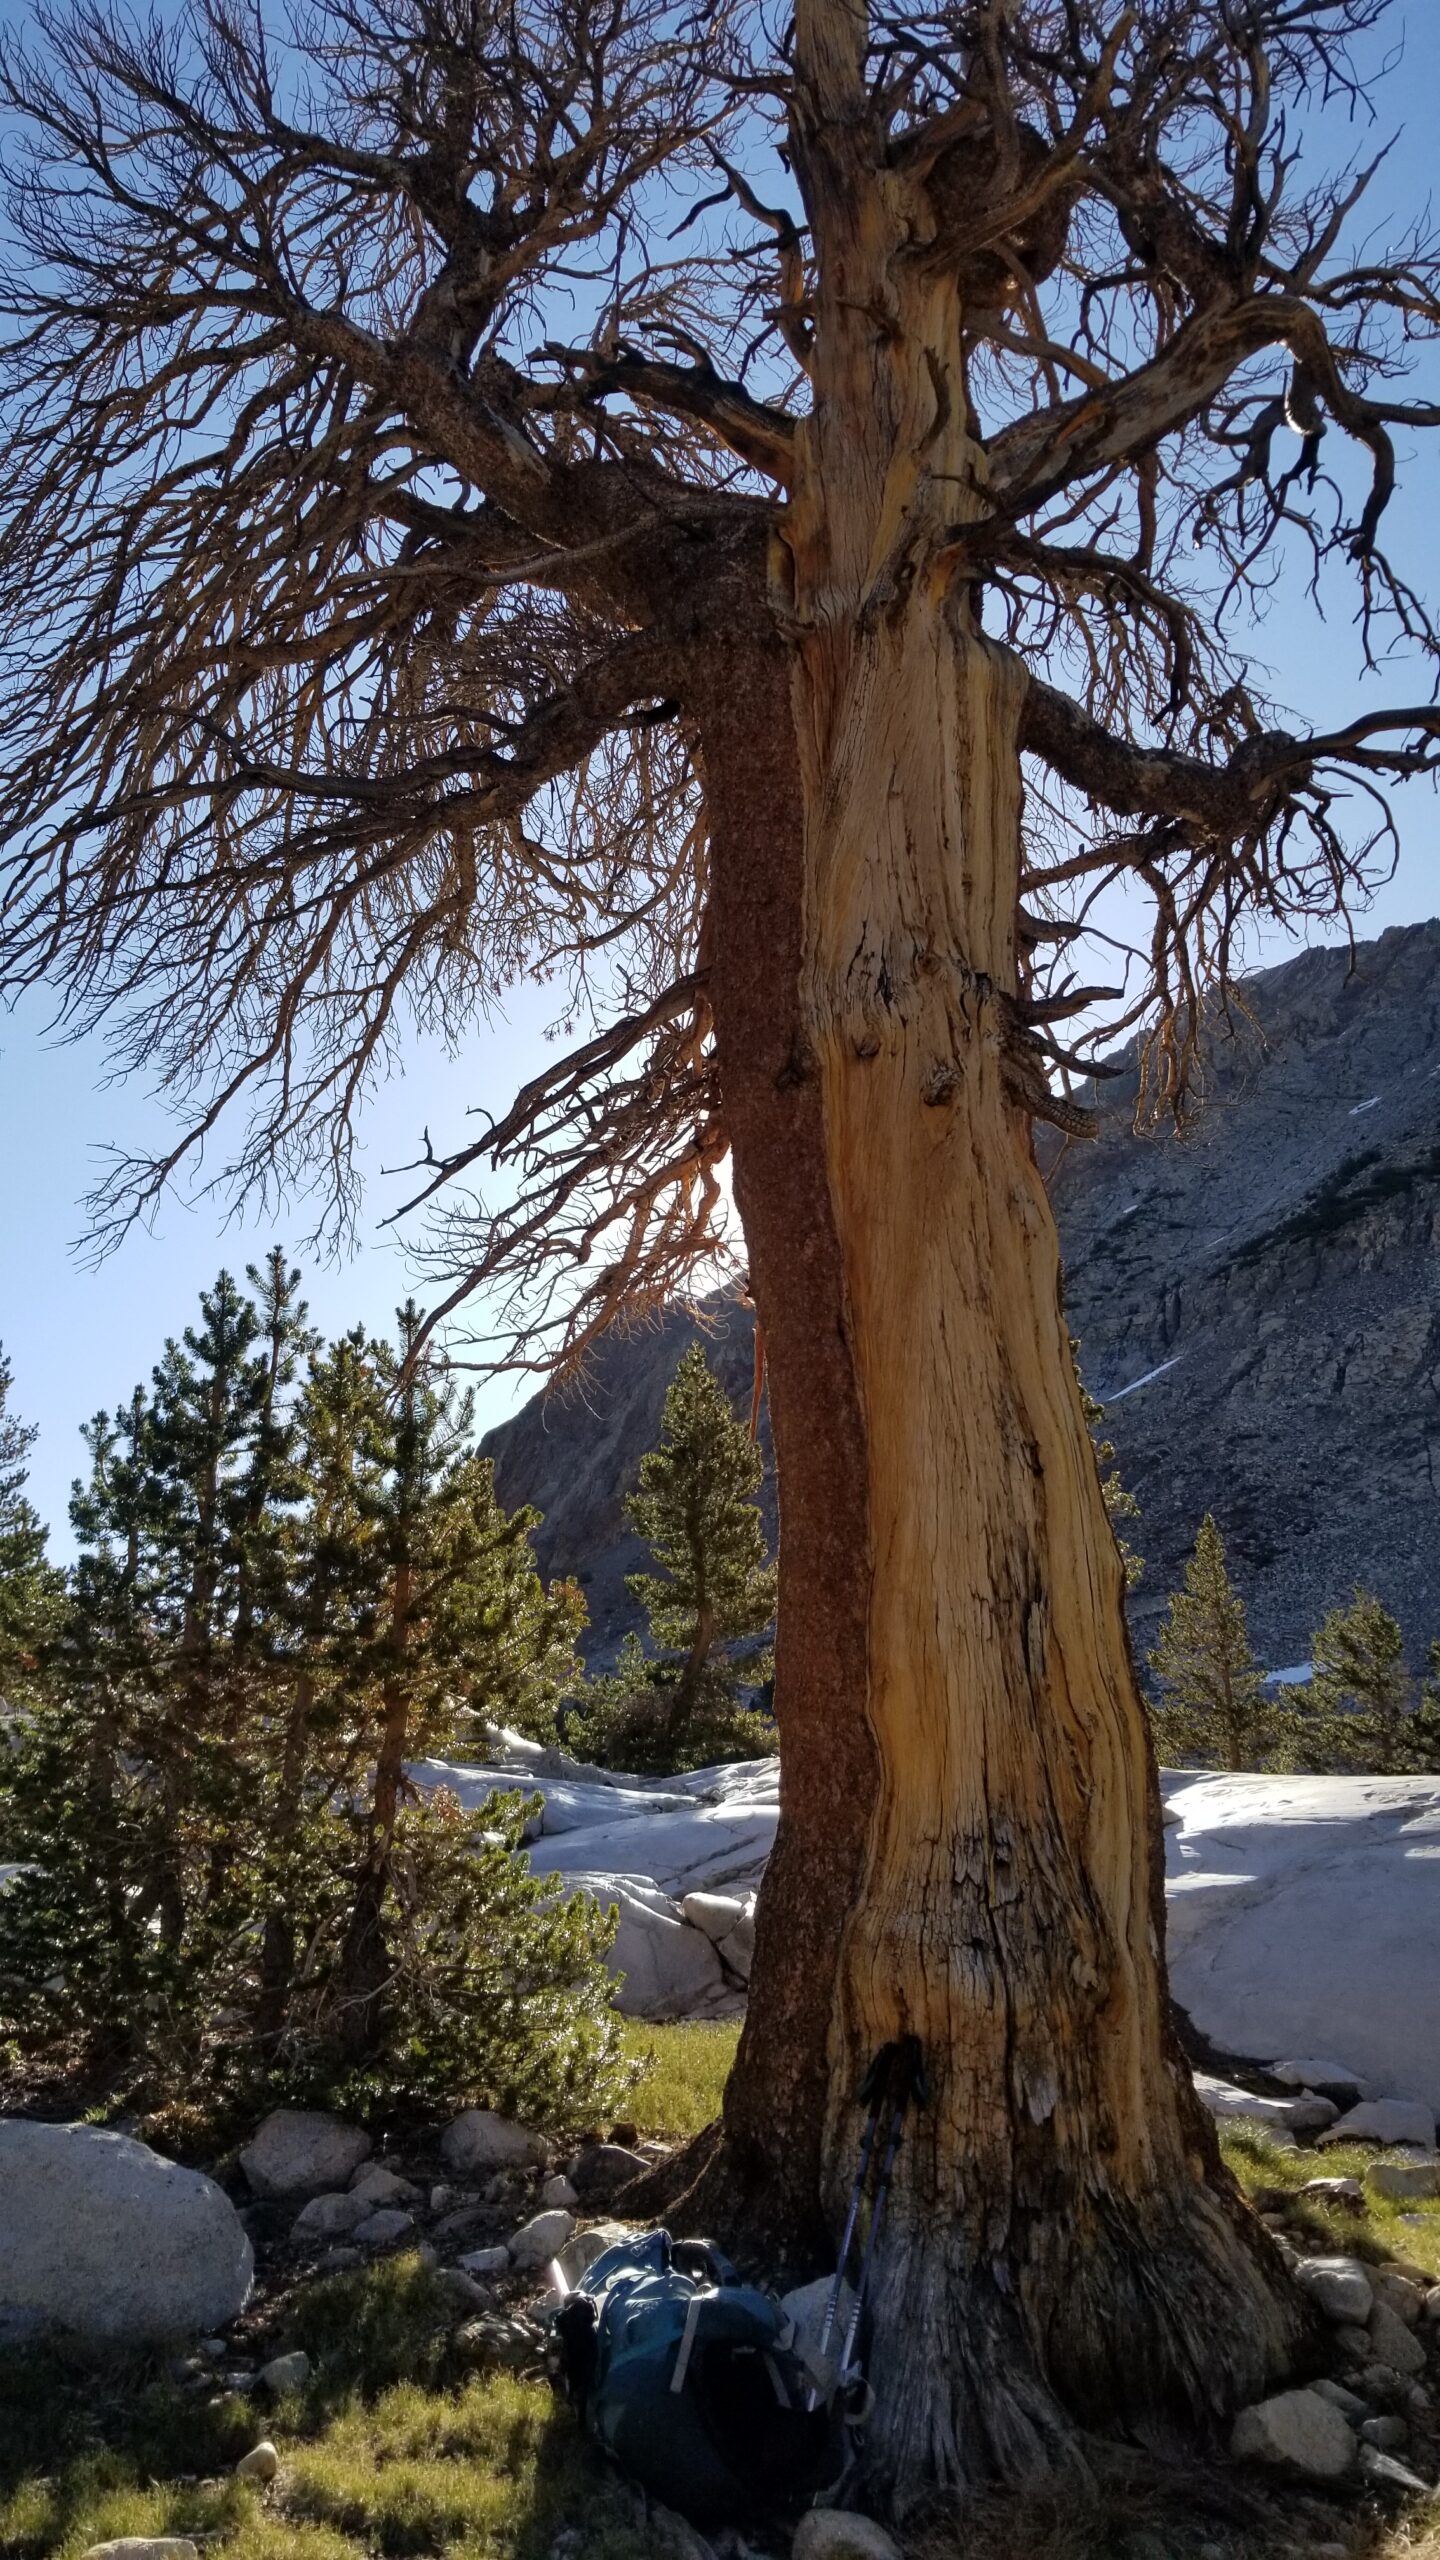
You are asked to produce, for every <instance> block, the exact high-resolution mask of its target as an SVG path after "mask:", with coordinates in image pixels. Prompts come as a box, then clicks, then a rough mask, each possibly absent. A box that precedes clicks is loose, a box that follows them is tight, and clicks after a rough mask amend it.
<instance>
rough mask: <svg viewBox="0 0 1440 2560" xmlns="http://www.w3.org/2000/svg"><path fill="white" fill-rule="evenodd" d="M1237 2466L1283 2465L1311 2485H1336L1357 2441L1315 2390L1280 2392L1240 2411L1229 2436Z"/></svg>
mask: <svg viewBox="0 0 1440 2560" xmlns="http://www.w3.org/2000/svg"><path fill="white" fill-rule="evenodd" d="M1230 2450H1231V2452H1232V2454H1233V2455H1234V2456H1235V2458H1236V2460H1237V2461H1238V2462H1272V2463H1281V2464H1283V2465H1284V2466H1285V2467H1286V2468H1287V2469H1289V2470H1292V2471H1299V2472H1302V2473H1303V2474H1304V2475H1305V2477H1306V2479H1309V2480H1338V2479H1340V2478H1341V2476H1342V2475H1343V2474H1344V2473H1345V2472H1347V2471H1348V2470H1349V2469H1350V2467H1351V2464H1352V2463H1353V2462H1354V2459H1355V2438H1354V2436H1353V2435H1352V2434H1351V2432H1350V2429H1349V2427H1348V2426H1347V2425H1346V2422H1345V2420H1344V2418H1343V2417H1342V2416H1341V2414H1340V2412H1339V2410H1338V2409H1337V2408H1335V2407H1334V2405H1333V2403H1332V2402H1331V2401H1329V2400H1322V2398H1321V2397H1320V2394H1319V2393H1318V2391H1281V2392H1277V2393H1276V2395H1275V2397H1274V2398H1273V2399H1270V2400H1257V2401H1256V2402H1255V2404H1254V2406H1253V2407H1251V2408H1249V2409H1242V2410H1241V2412H1240V2414H1239V2416H1238V2417H1237V2419H1236V2421H1235V2424H1234V2426H1233V2427H1232V2429H1231V2431H1230Z"/></svg>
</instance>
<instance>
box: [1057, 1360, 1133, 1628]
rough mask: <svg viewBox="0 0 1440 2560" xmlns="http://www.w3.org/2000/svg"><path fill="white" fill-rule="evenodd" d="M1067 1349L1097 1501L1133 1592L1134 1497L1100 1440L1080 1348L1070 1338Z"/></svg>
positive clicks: (1097, 1411) (1100, 1412)
mask: <svg viewBox="0 0 1440 2560" xmlns="http://www.w3.org/2000/svg"><path fill="white" fill-rule="evenodd" d="M1070 1348H1071V1350H1072V1351H1073V1352H1074V1354H1075V1357H1076V1363H1077V1366H1076V1372H1075V1374H1076V1377H1077V1379H1078V1381H1079V1387H1080V1402H1081V1404H1082V1405H1083V1406H1084V1408H1085V1420H1086V1422H1087V1424H1088V1425H1089V1430H1090V1439H1091V1444H1092V1446H1093V1448H1094V1451H1095V1463H1096V1465H1097V1467H1098V1468H1099V1470H1100V1492H1101V1497H1102V1499H1103V1501H1104V1504H1105V1509H1106V1513H1107V1515H1108V1517H1109V1521H1110V1526H1111V1528H1112V1529H1113V1530H1114V1532H1115V1544H1116V1546H1117V1547H1118V1548H1119V1550H1120V1561H1121V1563H1122V1564H1123V1565H1124V1567H1125V1588H1126V1590H1127V1591H1133V1590H1134V1588H1135V1585H1136V1584H1137V1582H1141V1581H1143V1580H1144V1576H1145V1559H1144V1557H1143V1556H1141V1555H1137V1554H1136V1552H1135V1549H1134V1548H1133V1547H1132V1546H1131V1544H1130V1541H1129V1538H1128V1537H1127V1536H1126V1527H1127V1525H1128V1523H1129V1522H1131V1521H1133V1520H1138V1519H1139V1517H1140V1505H1139V1503H1138V1502H1137V1501H1136V1499H1135V1496H1134V1494H1133V1493H1132V1492H1131V1491H1130V1488H1129V1486H1128V1485H1127V1484H1126V1483H1125V1482H1124V1480H1123V1478H1122V1477H1121V1474H1120V1469H1119V1466H1118V1464H1117V1462H1116V1457H1115V1443H1114V1441H1113V1440H1107V1439H1105V1438H1104V1437H1103V1434H1104V1429H1105V1407H1104V1406H1103V1404H1102V1403H1101V1402H1100V1400H1099V1397H1098V1396H1092V1394H1091V1393H1090V1390H1089V1388H1088V1387H1087V1386H1086V1384H1085V1381H1084V1379H1083V1378H1082V1377H1080V1372H1079V1366H1078V1362H1079V1355H1080V1345H1079V1343H1078V1342H1076V1341H1075V1340H1074V1338H1073V1336H1072V1338H1071V1343H1070Z"/></svg>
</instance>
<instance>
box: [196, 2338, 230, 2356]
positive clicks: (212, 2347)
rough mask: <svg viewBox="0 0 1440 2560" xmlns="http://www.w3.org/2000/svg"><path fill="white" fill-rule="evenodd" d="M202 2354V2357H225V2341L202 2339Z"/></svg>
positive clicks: (221, 2339)
mask: <svg viewBox="0 0 1440 2560" xmlns="http://www.w3.org/2000/svg"><path fill="white" fill-rule="evenodd" d="M200 2353H201V2354H202V2356H223V2355H224V2353H225V2341H224V2339H223V2338H202V2339H201V2341H200Z"/></svg>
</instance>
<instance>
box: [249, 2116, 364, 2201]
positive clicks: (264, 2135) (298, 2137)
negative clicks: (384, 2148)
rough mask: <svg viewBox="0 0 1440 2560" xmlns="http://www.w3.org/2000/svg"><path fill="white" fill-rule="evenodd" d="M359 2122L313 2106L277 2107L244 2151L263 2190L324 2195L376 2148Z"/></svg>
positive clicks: (253, 2183)
mask: <svg viewBox="0 0 1440 2560" xmlns="http://www.w3.org/2000/svg"><path fill="white" fill-rule="evenodd" d="M372 2147H373V2146H372V2144H371V2140H370V2136H369V2134H368V2133H362V2131H361V2129H360V2127H359V2125H355V2124H343V2123H342V2122H341V2120H340V2118H339V2116H328V2115H322V2114H320V2113H318V2112H317V2111H315V2110H312V2109H311V2108H308V2107H277V2108H276V2109H275V2111H274V2113H273V2114H272V2115H268V2116H267V2117H266V2118H265V2121H264V2123H263V2124H262V2125H261V2126H260V2127H259V2129H258V2131H257V2132H256V2133H255V2135H254V2137H253V2139H252V2140H251V2141H249V2142H247V2143H246V2145H245V2148H244V2150H243V2151H242V2152H241V2154H240V2166H241V2168H242V2169H243V2170H244V2172H245V2175H246V2178H247V2180H248V2181H249V2185H250V2189H251V2192H252V2194H254V2195H257V2196H322V2195H326V2194H329V2193H332V2192H333V2191H334V2190H335V2189H337V2188H339V2187H343V2186H345V2185H346V2184H347V2182H348V2181H349V2179H350V2178H351V2177H352V2176H353V2174H354V2172H355V2171H356V2170H357V2169H358V2168H359V2166H360V2163H361V2161H362V2160H368V2159H369V2157H370V2152H371V2149H372Z"/></svg>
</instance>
